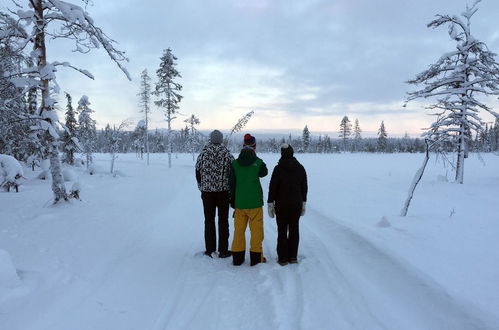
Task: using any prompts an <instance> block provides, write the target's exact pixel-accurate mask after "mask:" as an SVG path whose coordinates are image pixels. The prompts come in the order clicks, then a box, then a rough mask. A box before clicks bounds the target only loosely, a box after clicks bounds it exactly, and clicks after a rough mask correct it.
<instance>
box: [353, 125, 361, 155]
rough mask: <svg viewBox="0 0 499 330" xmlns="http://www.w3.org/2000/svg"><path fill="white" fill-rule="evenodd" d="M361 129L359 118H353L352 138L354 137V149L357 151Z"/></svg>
mask: <svg viewBox="0 0 499 330" xmlns="http://www.w3.org/2000/svg"><path fill="white" fill-rule="evenodd" d="M361 133H362V130H361V129H360V125H359V120H358V119H357V118H355V124H354V126H353V139H354V150H355V151H358V150H359V147H360V143H361V140H362V135H361Z"/></svg>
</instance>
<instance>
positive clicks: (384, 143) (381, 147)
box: [377, 121, 388, 152]
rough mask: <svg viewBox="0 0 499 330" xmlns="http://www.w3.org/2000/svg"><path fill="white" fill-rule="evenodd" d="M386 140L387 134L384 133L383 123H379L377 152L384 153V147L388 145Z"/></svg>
mask: <svg viewBox="0 0 499 330" xmlns="http://www.w3.org/2000/svg"><path fill="white" fill-rule="evenodd" d="M387 138H388V134H387V133H386V128H385V122H384V121H381V125H380V126H379V129H378V140H377V144H378V151H381V152H385V151H386V147H387V145H388V143H387Z"/></svg>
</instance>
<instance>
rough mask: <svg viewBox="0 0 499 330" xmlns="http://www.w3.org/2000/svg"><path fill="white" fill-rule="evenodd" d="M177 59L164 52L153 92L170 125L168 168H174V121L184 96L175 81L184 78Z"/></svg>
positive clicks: (169, 52) (166, 50)
mask: <svg viewBox="0 0 499 330" xmlns="http://www.w3.org/2000/svg"><path fill="white" fill-rule="evenodd" d="M176 60H177V58H176V57H175V56H174V55H173V53H172V51H171V49H170V48H168V49H165V50H164V51H163V56H161V63H160V64H159V69H158V70H156V74H157V76H158V82H157V83H156V88H155V90H154V92H153V94H154V95H156V96H157V97H158V98H159V100H157V101H155V102H154V103H155V104H156V105H157V106H158V107H161V108H163V109H164V110H163V111H164V114H165V117H166V121H167V123H168V168H171V167H172V149H173V147H172V126H171V123H172V121H173V120H174V119H175V118H177V117H176V116H175V115H176V113H177V112H178V109H179V105H178V104H179V103H180V101H181V100H182V95H180V94H179V92H180V91H181V90H182V85H180V84H179V83H178V82H176V81H175V80H176V79H177V78H181V77H182V76H181V75H180V73H179V72H178V71H177V69H176V68H175V66H177V63H176V62H175V61H176Z"/></svg>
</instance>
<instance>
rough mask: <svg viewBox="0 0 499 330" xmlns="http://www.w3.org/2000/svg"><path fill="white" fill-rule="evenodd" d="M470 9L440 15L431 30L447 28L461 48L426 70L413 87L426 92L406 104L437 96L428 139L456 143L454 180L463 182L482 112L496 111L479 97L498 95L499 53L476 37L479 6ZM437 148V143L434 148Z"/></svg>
mask: <svg viewBox="0 0 499 330" xmlns="http://www.w3.org/2000/svg"><path fill="white" fill-rule="evenodd" d="M479 2H480V1H475V3H474V4H473V6H471V7H468V6H466V11H465V12H464V13H463V14H461V15H462V17H463V18H464V20H463V19H461V18H460V17H458V16H456V15H454V16H449V15H437V18H436V19H435V20H433V21H431V22H430V23H429V24H428V27H432V28H437V27H440V26H443V25H447V26H448V28H449V30H448V31H449V36H450V37H451V39H452V40H454V41H455V42H456V49H455V50H454V51H451V52H449V53H445V54H444V55H443V56H441V57H440V59H439V60H438V61H437V62H436V63H435V64H432V65H430V67H429V69H427V70H425V71H423V72H421V73H420V74H418V75H417V76H416V78H415V79H413V80H409V81H408V83H409V84H424V88H422V89H421V90H417V91H414V92H410V93H408V98H407V102H409V101H411V100H415V99H418V98H435V99H436V102H435V103H433V104H432V105H430V106H428V109H431V110H435V113H434V115H435V116H436V117H437V119H436V121H435V122H434V123H433V124H432V125H431V128H430V129H429V130H428V131H427V132H425V133H424V136H426V137H427V138H429V139H430V140H431V141H437V142H439V143H451V144H453V145H455V146H456V149H457V161H456V167H455V168H456V175H455V180H456V182H458V183H461V184H462V183H463V178H464V159H465V158H466V156H467V152H468V145H469V144H470V142H471V138H472V134H471V131H475V132H480V131H481V130H482V129H483V122H482V120H481V118H480V117H479V115H478V112H479V110H480V109H481V110H485V111H488V112H490V113H491V114H493V115H494V116H496V117H499V114H498V113H495V112H494V111H493V110H492V109H491V108H489V107H488V106H487V105H485V104H484V103H482V102H481V101H479V100H478V99H477V95H480V94H482V95H499V64H498V63H497V62H496V60H495V56H496V54H495V53H493V52H491V51H489V50H488V47H487V45H486V44H485V43H484V42H482V41H479V40H478V39H476V38H475V37H473V36H472V35H471V31H470V26H471V18H472V16H473V15H474V14H475V13H476V11H477V10H478V7H477V5H478V3H479ZM433 145H434V146H437V147H438V144H433Z"/></svg>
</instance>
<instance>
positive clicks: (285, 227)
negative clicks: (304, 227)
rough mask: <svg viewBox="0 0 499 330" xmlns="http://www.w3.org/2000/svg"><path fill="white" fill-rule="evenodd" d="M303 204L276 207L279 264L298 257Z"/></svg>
mask: <svg viewBox="0 0 499 330" xmlns="http://www.w3.org/2000/svg"><path fill="white" fill-rule="evenodd" d="M301 208H302V205H301V204H291V205H281V206H279V205H276V209H275V212H276V222H277V257H278V258H279V262H283V261H288V260H289V259H291V258H295V259H296V257H297V255H298V243H299V242H300V228H299V221H300V214H301Z"/></svg>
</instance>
